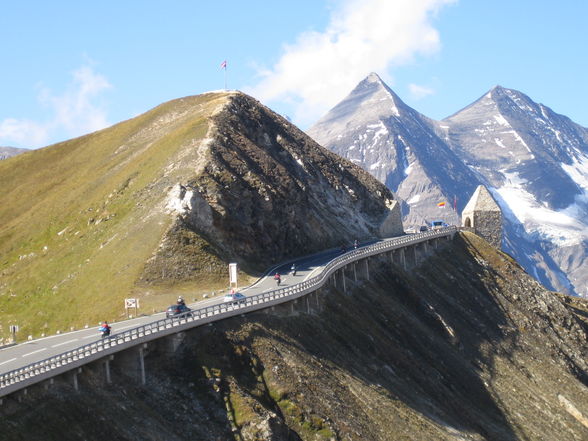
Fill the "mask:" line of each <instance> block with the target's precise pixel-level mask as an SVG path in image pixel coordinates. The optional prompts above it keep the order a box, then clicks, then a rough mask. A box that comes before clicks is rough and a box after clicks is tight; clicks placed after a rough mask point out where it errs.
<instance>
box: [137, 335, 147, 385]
mask: <svg viewBox="0 0 588 441" xmlns="http://www.w3.org/2000/svg"><path fill="white" fill-rule="evenodd" d="M146 347H147V343H144V344H143V347H141V348H139V374H140V376H141V384H143V385H144V384H147V377H146V375H145V348H146Z"/></svg>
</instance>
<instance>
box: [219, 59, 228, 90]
mask: <svg viewBox="0 0 588 441" xmlns="http://www.w3.org/2000/svg"><path fill="white" fill-rule="evenodd" d="M220 67H221V69H224V71H225V91H226V90H227V60H225V61H223V62H222V63H221V65H220Z"/></svg>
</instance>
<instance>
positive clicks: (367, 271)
mask: <svg viewBox="0 0 588 441" xmlns="http://www.w3.org/2000/svg"><path fill="white" fill-rule="evenodd" d="M369 260H370V258H369V257H367V258H366V259H365V277H366V280H367V281H368V282H369V280H370V264H369Z"/></svg>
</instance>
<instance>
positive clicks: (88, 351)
mask: <svg viewBox="0 0 588 441" xmlns="http://www.w3.org/2000/svg"><path fill="white" fill-rule="evenodd" d="M456 231H457V227H447V228H444V229H443V230H437V231H427V232H424V233H418V234H412V235H406V236H399V237H395V238H392V239H387V240H384V241H381V242H378V243H375V244H372V245H368V246H365V247H361V248H358V249H355V250H353V251H350V252H347V253H345V254H342V255H341V256H338V257H336V258H335V259H333V260H331V261H330V262H329V263H327V264H326V265H325V266H324V267H323V270H322V271H321V272H320V274H318V275H316V276H314V277H312V278H310V279H308V280H305V281H304V282H301V283H297V284H296V285H291V286H287V287H284V288H278V289H275V290H272V291H268V292H265V293H261V294H255V295H251V296H247V297H246V298H245V301H244V302H242V303H237V304H229V303H220V304H217V305H212V306H207V307H205V308H199V309H193V310H192V311H190V312H189V313H184V314H182V315H178V316H174V317H169V318H165V319H161V320H157V321H154V322H151V323H148V324H145V325H141V326H138V327H136V328H133V329H129V330H127V331H124V332H122V333H119V334H115V335H112V336H110V337H108V338H104V339H101V340H98V341H96V342H93V343H89V344H86V345H84V346H81V347H79V348H76V349H72V350H70V351H67V352H64V353H62V354H59V355H55V356H52V357H49V358H47V359H45V360H41V361H38V362H35V363H31V364H29V365H26V366H23V367H21V368H19V369H15V370H12V371H9V372H6V373H4V374H0V397H1V396H3V395H6V394H8V393H11V392H13V391H14V389H15V388H14V387H10V386H16V385H17V383H20V382H26V383H34V382H35V381H32V382H30V381H26V380H29V379H33V378H34V377H36V376H41V377H47V374H50V373H51V372H52V371H55V372H57V371H59V372H58V373H61V372H63V370H64V369H63V368H67V366H68V365H72V368H73V367H75V366H78V365H80V364H85V363H84V361H86V362H88V363H89V362H90V361H93V360H95V359H97V358H101V357H102V356H103V355H102V354H104V355H107V354H109V353H113V352H117V347H120V346H125V347H128V343H129V342H132V341H136V345H138V344H140V343H142V342H145V341H149V340H153V339H155V338H157V337H154V335H155V334H161V336H164V335H167V334H169V333H170V331H172V332H173V330H174V328H178V327H181V328H182V329H186V328H191V327H196V326H199V325H200V324H204V323H210V322H211V321H216V320H221V319H224V318H227V317H229V316H232V315H235V314H234V313H233V314H228V313H229V312H234V311H235V310H240V309H242V308H247V311H246V312H251V311H256V310H260V309H263V308H265V307H267V306H270V305H268V304H269V303H271V304H273V305H275V304H279V303H284V302H287V301H290V300H293V299H295V298H298V297H301V296H304V295H306V294H310V293H311V292H314V291H316V290H317V289H319V288H320V287H322V286H323V285H324V284H325V283H326V282H327V280H328V278H329V277H330V276H331V275H332V274H333V273H334V272H335V271H337V270H338V269H340V268H342V267H344V266H345V265H348V264H350V263H352V262H355V261H358V260H361V259H365V258H367V257H370V256H374V255H378V254H382V253H385V252H388V251H392V250H395V249H399V248H404V247H406V246H410V245H415V244H418V243H421V242H426V241H428V240H430V239H434V238H438V237H446V236H452V235H453V234H455V232H456ZM215 316H216V317H217V318H213V317H215ZM211 318H213V319H211ZM190 323H192V326H187V325H189V324H190ZM164 331H167V332H164ZM178 332H179V330H178ZM122 349H124V348H121V350H122ZM44 374H45V375H44ZM39 381H40V380H39ZM23 387H26V386H23ZM6 388H9V389H11V390H10V391H6V392H5V393H3V389H6ZM16 389H17V390H18V387H17V388H16Z"/></svg>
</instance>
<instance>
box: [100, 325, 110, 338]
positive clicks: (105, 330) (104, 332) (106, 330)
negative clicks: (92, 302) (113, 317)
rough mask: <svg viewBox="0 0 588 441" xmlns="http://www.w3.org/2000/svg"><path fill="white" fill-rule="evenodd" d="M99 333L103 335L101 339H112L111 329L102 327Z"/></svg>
mask: <svg viewBox="0 0 588 441" xmlns="http://www.w3.org/2000/svg"><path fill="white" fill-rule="evenodd" d="M99 331H100V333H101V334H102V335H101V338H106V337H110V327H105V326H101V327H100V329H99Z"/></svg>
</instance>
